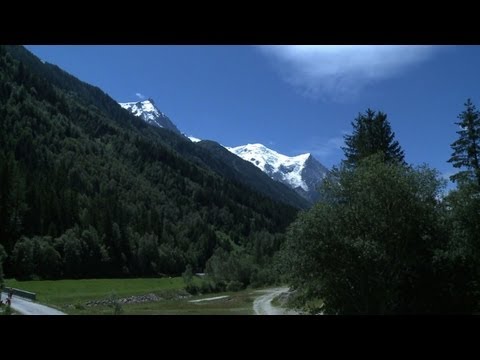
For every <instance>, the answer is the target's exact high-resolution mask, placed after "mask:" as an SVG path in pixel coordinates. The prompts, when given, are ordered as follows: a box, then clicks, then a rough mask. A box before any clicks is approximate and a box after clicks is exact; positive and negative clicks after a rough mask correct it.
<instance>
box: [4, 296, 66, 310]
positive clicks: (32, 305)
mask: <svg viewBox="0 0 480 360" xmlns="http://www.w3.org/2000/svg"><path fill="white" fill-rule="evenodd" d="M6 298H7V294H6V293H2V300H3V301H5V299H6ZM11 307H12V309H13V310H15V311H17V312H19V313H20V314H22V315H66V314H65V313H63V312H61V311H58V310H56V309H53V308H51V307H48V306H45V305H42V304H39V303H36V302H33V301H31V300H28V299H24V298H21V297H18V296H15V295H14V296H13V297H12V305H11Z"/></svg>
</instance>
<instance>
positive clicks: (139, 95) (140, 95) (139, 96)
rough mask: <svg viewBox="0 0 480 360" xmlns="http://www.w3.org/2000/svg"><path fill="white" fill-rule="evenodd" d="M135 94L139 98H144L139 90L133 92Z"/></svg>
mask: <svg viewBox="0 0 480 360" xmlns="http://www.w3.org/2000/svg"><path fill="white" fill-rule="evenodd" d="M135 95H136V96H137V97H138V98H139V99H140V100H144V99H145V96H144V95H143V94H141V93H139V92H137V93H135Z"/></svg>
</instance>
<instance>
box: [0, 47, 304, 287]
mask: <svg viewBox="0 0 480 360" xmlns="http://www.w3.org/2000/svg"><path fill="white" fill-rule="evenodd" d="M177 149H178V150H177ZM182 152H183V153H185V154H188V156H186V155H185V156H184V155H182ZM196 152H200V153H202V151H200V150H199V148H198V147H196V146H195V144H193V143H191V141H189V140H188V139H187V138H185V137H183V136H178V135H177V134H175V133H173V132H172V131H169V130H166V129H164V128H158V127H154V126H149V125H148V124H146V123H145V121H144V120H142V119H139V118H138V117H135V116H133V115H132V114H129V113H128V112H127V111H125V110H124V109H122V108H121V107H120V106H119V105H118V104H117V103H116V102H115V101H114V100H113V99H111V98H110V97H109V96H108V95H106V94H105V93H104V92H103V91H101V90H100V89H99V88H97V87H94V86H91V85H89V84H86V83H83V82H81V81H80V80H78V79H76V78H75V77H73V76H72V75H70V74H68V73H66V72H65V71H63V70H61V69H60V68H58V67H56V66H54V65H50V64H43V63H42V62H41V61H40V60H39V59H38V58H36V57H35V56H33V55H32V54H31V53H29V52H28V51H27V50H26V49H24V48H23V47H12V46H8V47H3V46H0V174H1V178H0V180H1V186H0V244H1V245H3V246H4V247H5V249H6V251H7V253H8V255H9V257H8V258H7V262H6V264H4V271H5V274H6V275H7V276H15V277H17V278H23V279H26V278H30V277H32V276H35V277H40V278H88V277H125V276H147V275H148V276H150V275H155V276H158V275H159V274H180V273H181V272H183V271H184V270H185V267H186V265H187V264H189V265H191V266H192V268H193V270H194V271H202V270H203V269H204V268H205V265H206V263H207V261H208V260H209V259H210V258H212V256H213V255H214V253H215V252H216V251H220V250H222V251H224V252H226V253H228V254H230V253H231V252H232V251H233V250H232V249H233V245H232V244H235V245H236V247H240V248H242V249H253V248H254V246H253V244H252V243H251V242H252V241H254V239H257V240H255V241H260V240H261V239H263V238H268V239H270V237H272V238H273V240H272V239H270V240H269V241H268V242H265V245H262V247H261V249H259V251H260V253H259V254H256V258H259V259H260V260H259V261H264V260H262V259H267V257H268V258H270V257H271V256H272V254H273V253H274V252H275V251H276V250H278V247H279V246H280V244H281V239H282V235H281V234H279V233H281V232H283V231H284V230H285V228H286V227H287V226H288V225H289V223H290V222H291V221H292V220H293V219H294V218H295V216H296V213H297V210H296V209H294V208H292V207H290V206H287V205H284V204H282V203H279V202H276V201H273V200H271V199H270V198H268V197H266V196H263V195H260V194H259V193H257V192H254V191H252V190H251V189H249V188H248V187H246V186H243V185H241V184H239V183H238V182H234V181H232V180H230V179H228V178H226V177H222V176H220V175H219V173H218V172H214V171H212V170H210V168H209V167H208V166H206V165H205V164H204V162H208V161H209V160H212V161H213V162H215V161H216V165H215V166H221V165H222V162H221V161H220V160H218V159H217V160H216V159H215V158H214V157H213V156H211V154H210V153H208V152H207V151H204V153H203V155H202V156H201V157H199V156H198V155H195V153H196ZM259 239H260V240H259ZM246 251H247V250H246ZM248 251H250V250H248ZM246 254H247V255H248V254H249V253H248V252H247V253H246ZM232 256H233V255H232ZM248 256H250V255H248ZM264 257H265V258H264ZM224 258H225V257H222V259H224ZM248 259H252V257H251V256H250V257H248ZM248 261H252V260H248ZM249 264H250V265H249V266H253V265H252V263H251V262H250V263H249ZM252 271H253V270H252ZM247 281H248V280H244V284H247V283H246V282H247Z"/></svg>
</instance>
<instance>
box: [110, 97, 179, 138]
mask: <svg viewBox="0 0 480 360" xmlns="http://www.w3.org/2000/svg"><path fill="white" fill-rule="evenodd" d="M119 104H120V106H121V107H122V108H124V109H125V110H128V111H130V112H131V113H132V114H133V115H135V116H139V117H141V118H142V119H143V120H145V121H146V122H147V123H149V124H151V125H154V126H158V127H161V128H165V129H168V130H171V131H173V132H175V133H177V134H179V135H181V133H180V131H179V130H178V129H177V127H176V126H175V124H174V123H173V122H172V121H171V120H170V119H169V118H168V116H167V115H165V114H164V113H163V112H161V111H160V110H158V108H157V107H156V106H155V103H154V102H153V100H152V99H148V100H144V101H137V102H126V103H119Z"/></svg>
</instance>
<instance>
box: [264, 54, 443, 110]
mask: <svg viewBox="0 0 480 360" xmlns="http://www.w3.org/2000/svg"><path fill="white" fill-rule="evenodd" d="M259 48H260V49H261V51H262V52H263V53H265V54H266V55H267V56H269V57H271V58H272V59H273V60H274V64H275V65H276V66H277V67H278V69H279V71H280V73H281V75H282V76H283V78H284V80H286V81H287V82H288V83H290V84H292V85H294V86H295V87H296V88H297V89H299V90H300V91H301V92H302V93H303V94H305V95H308V96H312V97H315V98H329V99H332V100H337V101H341V100H344V99H346V98H350V97H352V96H354V95H356V94H357V93H358V92H359V91H360V90H362V89H363V88H365V86H367V85H369V84H371V83H373V82H376V81H380V80H383V79H387V78H390V77H393V76H396V75H398V74H401V73H402V72H404V71H406V70H407V69H408V68H410V67H411V66H413V65H415V64H417V63H420V62H422V61H425V60H426V59H428V58H429V57H430V56H431V55H432V53H433V52H434V51H435V48H434V47H433V46H419V45H416V46H413V45H269V46H260V47H259Z"/></svg>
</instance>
